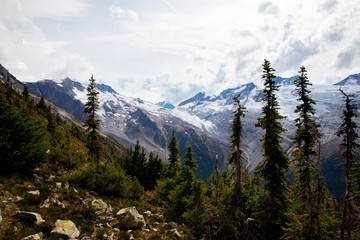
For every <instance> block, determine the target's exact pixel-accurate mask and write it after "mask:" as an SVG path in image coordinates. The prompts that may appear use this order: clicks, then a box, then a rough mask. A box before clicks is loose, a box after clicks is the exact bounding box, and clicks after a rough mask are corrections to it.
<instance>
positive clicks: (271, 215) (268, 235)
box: [256, 59, 289, 239]
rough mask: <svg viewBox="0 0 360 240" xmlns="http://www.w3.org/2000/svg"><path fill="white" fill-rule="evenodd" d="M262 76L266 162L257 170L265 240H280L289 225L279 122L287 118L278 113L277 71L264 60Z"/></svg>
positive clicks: (260, 124) (260, 123) (286, 165)
mask: <svg viewBox="0 0 360 240" xmlns="http://www.w3.org/2000/svg"><path fill="white" fill-rule="evenodd" d="M262 66H263V75H262V79H263V80H264V90H263V95H264V96H263V98H262V101H263V103H264V106H263V108H262V115H263V116H262V117H261V118H259V119H258V121H257V123H256V126H257V127H261V128H262V129H263V130H264V135H263V137H262V138H261V141H262V147H263V151H264V152H263V161H262V163H261V164H260V165H259V166H258V168H257V173H258V174H259V175H260V176H262V177H263V179H264V190H265V198H264V202H263V211H264V212H263V227H264V229H263V230H264V235H265V236H264V237H265V239H278V238H280V237H281V236H282V234H283V231H282V226H284V223H285V222H286V216H285V212H286V209H287V205H288V204H287V199H286V191H287V181H286V173H287V170H288V168H289V160H288V158H287V156H286V154H285V150H284V149H283V148H282V146H281V144H280V141H281V139H282V137H281V136H280V134H281V133H282V132H283V131H285V129H284V128H283V126H282V124H281V122H280V120H282V119H284V118H285V117H284V116H282V115H280V113H279V104H278V101H277V98H276V95H275V92H276V91H278V90H279V86H278V85H276V84H275V81H274V80H273V79H274V78H275V75H274V71H275V70H274V69H273V68H272V67H271V66H270V62H269V61H268V60H266V59H265V60H264V64H263V65H262Z"/></svg>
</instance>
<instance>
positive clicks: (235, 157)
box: [229, 96, 245, 202]
mask: <svg viewBox="0 0 360 240" xmlns="http://www.w3.org/2000/svg"><path fill="white" fill-rule="evenodd" d="M239 97H240V96H236V97H234V98H233V100H234V104H235V105H236V110H235V112H234V118H233V122H232V125H231V136H230V141H231V149H232V150H231V152H230V154H229V162H230V163H231V164H233V165H234V166H235V176H236V177H235V195H236V198H237V199H238V201H240V202H241V197H242V196H241V195H242V190H241V185H242V184H241V172H242V170H243V169H242V168H243V167H242V150H241V148H240V144H241V138H242V136H241V134H242V122H241V117H243V116H244V115H245V113H244V112H245V108H244V107H243V106H242V105H241V104H240V100H239Z"/></svg>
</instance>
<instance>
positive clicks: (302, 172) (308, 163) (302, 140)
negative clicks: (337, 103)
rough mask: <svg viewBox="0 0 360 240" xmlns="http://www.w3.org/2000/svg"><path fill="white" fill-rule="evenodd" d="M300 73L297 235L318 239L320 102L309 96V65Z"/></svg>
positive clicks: (295, 140)
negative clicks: (317, 111) (318, 118)
mask: <svg viewBox="0 0 360 240" xmlns="http://www.w3.org/2000/svg"><path fill="white" fill-rule="evenodd" d="M298 73H299V74H300V75H298V77H297V78H296V79H295V80H294V84H295V86H296V90H295V92H296V94H297V95H298V99H297V100H298V101H299V105H297V106H296V109H295V113H298V114H299V116H298V118H296V119H295V125H296V130H295V136H294V138H293V141H294V147H295V150H294V151H293V152H292V156H294V158H295V166H296V174H295V176H296V185H295V188H296V189H295V190H296V196H297V197H299V199H300V200H299V201H300V209H298V211H299V213H298V214H299V215H301V216H302V221H301V223H300V224H299V225H300V226H299V228H300V229H299V230H298V232H297V234H298V235H299V234H300V236H299V237H303V238H305V239H316V236H320V233H319V231H320V228H321V227H320V226H319V224H320V216H319V215H320V214H321V213H320V211H321V209H322V208H321V207H320V200H321V199H322V198H321V194H322V193H321V192H322V187H323V186H322V181H321V176H320V174H319V173H318V171H316V172H315V170H318V169H317V168H318V167H319V166H318V164H317V165H316V166H315V165H314V163H315V162H314V161H313V160H314V159H313V157H315V155H316V154H317V151H316V149H315V147H316V145H319V144H320V133H319V130H318V127H319V125H318V124H317V123H316V122H315V120H314V119H313V116H314V115H315V113H316V111H315V109H314V107H313V105H315V104H316V103H315V101H314V100H313V99H312V98H311V97H310V96H309V94H310V90H309V89H308V87H309V86H311V85H312V84H311V83H310V82H309V80H308V77H307V71H306V69H305V67H303V66H302V67H300V70H299V71H298ZM315 167H316V169H315ZM319 194H320V195H319ZM297 217H298V216H297Z"/></svg>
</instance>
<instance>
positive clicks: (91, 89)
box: [84, 75, 100, 166]
mask: <svg viewBox="0 0 360 240" xmlns="http://www.w3.org/2000/svg"><path fill="white" fill-rule="evenodd" d="M86 95H87V99H88V100H87V102H86V103H85V108H84V112H85V113H87V115H88V117H87V119H86V120H85V125H84V127H86V131H87V133H88V148H89V150H90V153H91V154H93V155H94V156H95V158H96V161H97V164H98V166H99V164H100V143H99V135H98V133H97V132H96V131H97V130H98V128H99V123H100V120H99V119H98V118H97V116H96V112H97V111H98V110H99V96H98V95H99V92H98V91H97V89H96V86H95V79H94V76H93V75H91V77H90V79H89V85H88V87H87V94H86Z"/></svg>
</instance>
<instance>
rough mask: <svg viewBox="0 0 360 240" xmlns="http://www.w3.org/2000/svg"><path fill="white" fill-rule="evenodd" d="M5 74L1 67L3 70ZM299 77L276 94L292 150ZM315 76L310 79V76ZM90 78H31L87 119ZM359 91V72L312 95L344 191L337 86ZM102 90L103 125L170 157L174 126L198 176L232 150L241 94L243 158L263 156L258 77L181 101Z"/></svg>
mask: <svg viewBox="0 0 360 240" xmlns="http://www.w3.org/2000/svg"><path fill="white" fill-rule="evenodd" d="M0 74H1V71H0ZM295 78H296V77H290V78H282V77H277V78H276V79H275V80H276V83H277V84H279V85H280V90H279V92H277V98H278V101H279V104H280V112H281V114H283V115H285V116H287V118H286V119H285V120H284V121H283V124H284V127H285V128H286V129H287V130H288V131H287V132H285V133H284V134H283V145H284V147H285V149H286V150H287V151H288V153H290V152H291V151H292V147H293V144H292V141H291V139H292V137H293V134H294V129H295V124H294V121H293V120H294V119H295V118H296V117H297V115H296V114H295V113H294V109H295V106H296V105H297V98H298V97H297V96H296V94H295V92H294V89H295V86H294V85H293V84H292V83H293V81H294V79H295ZM310 80H311V79H310ZM87 84H88V83H80V82H77V81H74V80H72V79H70V78H65V79H63V80H57V81H54V80H41V81H38V82H32V83H26V85H27V86H28V88H29V90H30V91H31V92H33V93H34V94H36V95H38V96H41V95H43V96H44V97H45V98H46V99H47V100H49V101H51V102H53V103H54V104H56V105H57V106H59V107H60V108H62V109H64V110H66V111H67V112H69V113H71V114H73V115H74V116H76V117H77V118H79V119H81V120H84V119H85V118H86V116H85V114H84V113H83V106H84V103H85V102H86V100H87V97H86V87H87ZM340 87H341V88H342V89H343V90H344V91H345V92H349V93H355V94H359V93H360V74H353V75H350V76H348V77H346V78H345V79H344V80H342V81H340V82H339V83H337V84H334V85H313V86H311V87H310V90H311V96H312V97H313V98H314V99H315V100H316V101H317V104H316V111H317V115H316V116H315V118H316V120H317V121H318V122H319V123H320V124H321V132H322V134H323V137H322V147H321V157H322V170H323V175H324V176H325V178H326V181H327V183H328V185H329V188H330V191H331V192H332V193H334V194H336V195H337V196H340V195H341V194H342V191H343V189H344V188H343V186H344V180H343V166H342V159H341V154H340V152H339V147H338V145H339V143H340V139H339V138H338V137H336V136H335V134H334V133H335V132H336V131H337V130H338V128H339V126H340V122H341V119H340V117H341V114H342V107H343V98H342V95H341V93H340V92H339V91H338V90H339V88H340ZM97 88H98V90H99V92H100V95H99V97H100V110H99V111H98V114H99V117H100V119H101V130H102V131H103V132H104V133H105V134H108V135H109V136H111V137H113V138H114V139H116V140H117V141H118V142H119V143H121V144H122V145H124V146H125V147H126V146H130V145H133V144H134V143H135V142H136V140H139V141H140V143H141V144H142V145H143V146H144V147H145V148H146V149H147V150H148V151H155V152H156V153H158V154H159V155H160V156H161V157H162V158H164V159H166V158H167V150H166V146H167V141H168V139H169V136H170V134H171V133H172V132H173V131H174V132H175V134H176V137H177V140H178V143H179V148H180V152H181V155H182V156H183V155H184V151H185V148H186V145H187V144H191V145H192V147H193V150H194V155H195V157H196V159H197V161H198V165H199V169H198V172H197V175H198V176H199V177H203V178H208V176H209V175H210V174H211V173H212V171H213V168H214V159H215V157H216V156H218V158H219V160H220V163H221V166H222V168H224V167H225V166H226V160H227V153H228V151H229V137H230V126H231V120H232V117H233V111H234V109H235V107H234V104H233V97H234V96H237V95H240V100H241V103H242V104H244V105H245V107H246V110H247V111H246V116H245V117H244V118H243V126H244V133H243V139H244V142H243V146H242V147H243V149H244V153H245V156H244V162H245V163H246V166H247V167H248V169H249V171H253V170H254V168H255V167H256V166H257V165H258V164H259V162H260V161H261V160H262V147H261V142H260V140H259V139H260V137H261V136H262V134H263V133H262V130H261V129H259V128H256V127H255V123H256V121H257V118H258V117H259V115H260V113H261V108H262V103H261V102H260V99H261V97H262V86H257V85H256V84H254V83H248V84H243V85H240V86H238V87H235V88H229V89H226V90H224V91H222V92H221V93H220V94H219V95H214V96H209V95H207V94H206V93H205V92H199V93H197V94H195V95H194V96H193V97H192V98H189V99H187V100H184V101H182V102H181V103H180V104H178V105H177V106H173V105H172V104H170V103H166V102H161V103H158V104H154V103H150V102H147V101H144V100H141V99H139V98H130V97H126V96H124V95H121V94H118V93H117V92H116V91H115V90H114V89H112V88H111V87H110V86H107V85H104V84H98V85H97Z"/></svg>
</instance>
